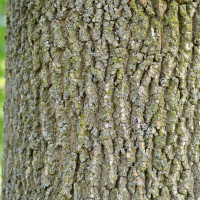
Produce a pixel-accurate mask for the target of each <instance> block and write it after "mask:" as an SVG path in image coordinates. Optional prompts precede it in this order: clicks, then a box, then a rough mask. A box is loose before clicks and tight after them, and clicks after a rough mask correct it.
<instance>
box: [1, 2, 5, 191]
mask: <svg viewBox="0 0 200 200" xmlns="http://www.w3.org/2000/svg"><path fill="white" fill-rule="evenodd" d="M5 31H6V16H5V0H0V191H1V172H2V155H3V142H2V133H3V103H4V82H5V80H4V65H5ZM0 194H1V192H0Z"/></svg>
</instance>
